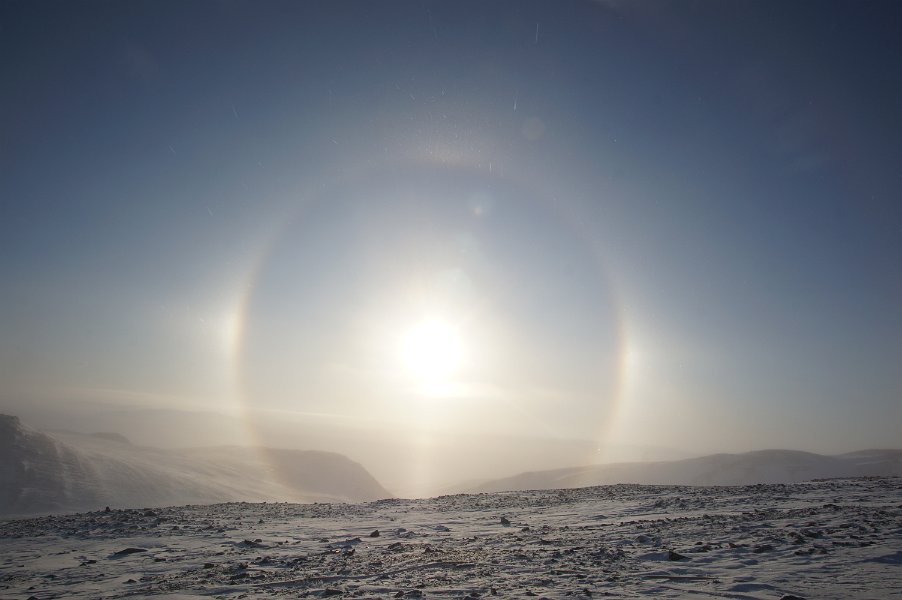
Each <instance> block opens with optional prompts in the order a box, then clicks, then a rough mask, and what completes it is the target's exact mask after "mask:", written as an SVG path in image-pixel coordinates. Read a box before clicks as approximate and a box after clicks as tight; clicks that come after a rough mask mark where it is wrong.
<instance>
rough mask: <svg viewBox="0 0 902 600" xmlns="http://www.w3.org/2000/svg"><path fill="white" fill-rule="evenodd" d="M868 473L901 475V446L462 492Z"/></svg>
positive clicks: (596, 473)
mask: <svg viewBox="0 0 902 600" xmlns="http://www.w3.org/2000/svg"><path fill="white" fill-rule="evenodd" d="M866 475H902V450H864V451H861V452H852V453H849V454H841V455H837V456H825V455H821V454H813V453H810V452H798V451H794V450H759V451H756V452H745V453H742V454H712V455H710V456H701V457H698V458H688V459H685V460H675V461H666V462H665V461H662V462H645V463H616V464H605V465H591V466H586V467H572V468H566V469H554V470H549V471H533V472H527V473H520V474H519V475H514V476H513V477H506V478H504V479H495V480H493V481H488V482H485V483H482V484H480V485H478V486H476V487H471V488H467V489H466V490H460V491H467V492H500V491H507V490H539V489H558V488H575V487H584V486H591V485H610V484H616V483H641V484H662V485H751V484H756V483H798V482H802V481H809V480H811V479H826V478H836V477H860V476H866Z"/></svg>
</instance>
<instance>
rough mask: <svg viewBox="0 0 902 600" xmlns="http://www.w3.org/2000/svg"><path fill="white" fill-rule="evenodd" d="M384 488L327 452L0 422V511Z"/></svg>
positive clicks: (346, 496) (329, 495) (309, 497)
mask: <svg viewBox="0 0 902 600" xmlns="http://www.w3.org/2000/svg"><path fill="white" fill-rule="evenodd" d="M388 496H390V494H389V492H388V491H386V490H385V489H384V488H382V486H381V485H379V483H378V482H377V481H376V480H375V479H374V478H373V477H372V476H371V475H370V474H369V473H367V471H366V470H365V469H364V468H363V467H362V466H360V465H359V464H357V463H355V462H352V461H350V460H349V459H347V458H346V457H344V456H341V455H339V454H334V453H328V452H313V451H299V450H278V449H269V448H245V447H221V448H201V449H193V450H162V449H157V448H149V447H142V446H134V445H132V444H130V443H129V442H128V440H126V439H124V438H122V437H121V436H117V435H115V434H98V435H83V434H76V433H53V434H48V433H42V432H38V431H35V430H32V429H30V428H28V427H26V426H24V425H22V424H21V422H20V421H19V419H18V418H16V417H12V416H7V415H2V416H0V515H24V514H34V513H47V512H67V511H75V510H93V509H97V508H104V507H105V506H111V507H125V508H127V507H149V506H164V505H173V504H198V503H199V504H209V503H214V502H227V501H236V500H244V501H290V502H312V501H347V502H360V501H366V500H374V499H378V498H386V497H388Z"/></svg>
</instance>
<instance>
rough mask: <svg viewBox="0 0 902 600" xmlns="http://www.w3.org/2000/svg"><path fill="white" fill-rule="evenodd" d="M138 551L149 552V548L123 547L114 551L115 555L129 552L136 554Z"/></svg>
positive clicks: (123, 554) (124, 554)
mask: <svg viewBox="0 0 902 600" xmlns="http://www.w3.org/2000/svg"><path fill="white" fill-rule="evenodd" d="M138 552H147V548H123V549H122V550H120V551H119V552H114V553H113V556H126V555H128V554H136V553H138Z"/></svg>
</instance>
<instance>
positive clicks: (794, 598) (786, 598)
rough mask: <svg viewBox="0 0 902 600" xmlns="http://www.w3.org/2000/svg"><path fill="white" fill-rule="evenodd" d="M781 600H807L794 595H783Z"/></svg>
mask: <svg viewBox="0 0 902 600" xmlns="http://www.w3.org/2000/svg"><path fill="white" fill-rule="evenodd" d="M780 600H805V599H804V598H802V597H801V596H793V595H792V594H783V595H782V596H780Z"/></svg>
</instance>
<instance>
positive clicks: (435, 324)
mask: <svg viewBox="0 0 902 600" xmlns="http://www.w3.org/2000/svg"><path fill="white" fill-rule="evenodd" d="M401 360H402V362H403V364H404V367H405V369H407V371H408V373H410V374H411V375H412V376H413V377H415V378H417V379H418V380H420V381H421V382H423V383H425V384H430V385H431V384H442V383H447V382H448V380H449V379H450V378H451V377H453V376H454V374H455V373H456V372H457V370H458V369H460V366H461V363H462V362H463V344H462V343H461V339H460V335H459V333H458V331H457V329H456V328H455V327H454V326H452V325H450V324H449V323H447V322H445V321H441V320H438V319H430V320H424V321H421V322H419V323H417V324H416V325H414V326H413V327H411V328H410V330H409V331H408V332H407V333H406V334H405V335H404V337H403V339H402V342H401Z"/></svg>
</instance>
